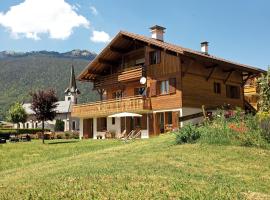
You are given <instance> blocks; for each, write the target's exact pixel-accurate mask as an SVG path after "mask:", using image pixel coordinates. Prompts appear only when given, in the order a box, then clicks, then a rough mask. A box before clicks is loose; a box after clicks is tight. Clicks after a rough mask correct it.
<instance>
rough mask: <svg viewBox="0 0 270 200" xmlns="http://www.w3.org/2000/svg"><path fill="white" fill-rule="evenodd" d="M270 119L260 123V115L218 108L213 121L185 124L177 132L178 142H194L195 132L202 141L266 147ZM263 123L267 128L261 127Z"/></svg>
mask: <svg viewBox="0 0 270 200" xmlns="http://www.w3.org/2000/svg"><path fill="white" fill-rule="evenodd" d="M269 119H270V117H269V118H268V121H263V123H259V119H258V117H256V116H252V115H245V114H244V112H243V111H242V110H240V109H236V110H234V111H229V112H228V111H223V110H218V111H217V112H216V113H215V115H214V116H213V120H211V121H205V122H204V123H202V124H201V125H200V126H194V125H191V124H189V125H186V126H184V127H183V128H182V129H181V130H180V132H179V133H177V136H176V142H177V144H182V143H186V142H194V141H196V140H192V137H191V136H192V134H195V135H199V140H198V141H199V142H200V143H207V144H219V145H240V146H257V147H265V146H267V141H266V140H267V139H269V138H270V137H269V128H270V126H269V125H270V120H269ZM261 121H262V120H261ZM263 125H264V126H266V127H267V128H264V129H263V128H261V127H262V126H263ZM197 139H198V138H197Z"/></svg>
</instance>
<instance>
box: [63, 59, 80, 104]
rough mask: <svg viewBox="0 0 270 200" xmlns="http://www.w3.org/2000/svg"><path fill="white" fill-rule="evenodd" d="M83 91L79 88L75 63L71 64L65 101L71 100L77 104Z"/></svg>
mask: <svg viewBox="0 0 270 200" xmlns="http://www.w3.org/2000/svg"><path fill="white" fill-rule="evenodd" d="M80 93H81V92H80V91H79V89H78V88H77V85H76V78H75V73H74V67H73V64H72V66H71V72H70V80H69V87H68V88H67V89H66V90H65V101H71V102H72V104H77V97H78V95H79V94H80Z"/></svg>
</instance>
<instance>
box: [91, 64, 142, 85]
mask: <svg viewBox="0 0 270 200" xmlns="http://www.w3.org/2000/svg"><path fill="white" fill-rule="evenodd" d="M141 77H142V65H138V66H135V67H130V68H127V69H125V70H122V71H119V72H117V73H114V74H112V75H108V76H102V77H99V78H97V80H95V81H94V88H95V89H96V88H101V87H104V86H108V85H114V84H117V83H119V82H125V81H131V80H139V79H140V78H141Z"/></svg>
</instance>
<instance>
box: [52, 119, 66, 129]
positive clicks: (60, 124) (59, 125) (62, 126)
mask: <svg viewBox="0 0 270 200" xmlns="http://www.w3.org/2000/svg"><path fill="white" fill-rule="evenodd" d="M64 130H65V122H64V121H63V120H61V119H57V120H56V122H55V127H54V131H64Z"/></svg>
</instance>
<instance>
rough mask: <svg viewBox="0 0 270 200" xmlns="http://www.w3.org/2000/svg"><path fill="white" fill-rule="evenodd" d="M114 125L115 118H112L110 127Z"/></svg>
mask: <svg viewBox="0 0 270 200" xmlns="http://www.w3.org/2000/svg"><path fill="white" fill-rule="evenodd" d="M114 124H115V118H114V117H113V118H112V125H114Z"/></svg>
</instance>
